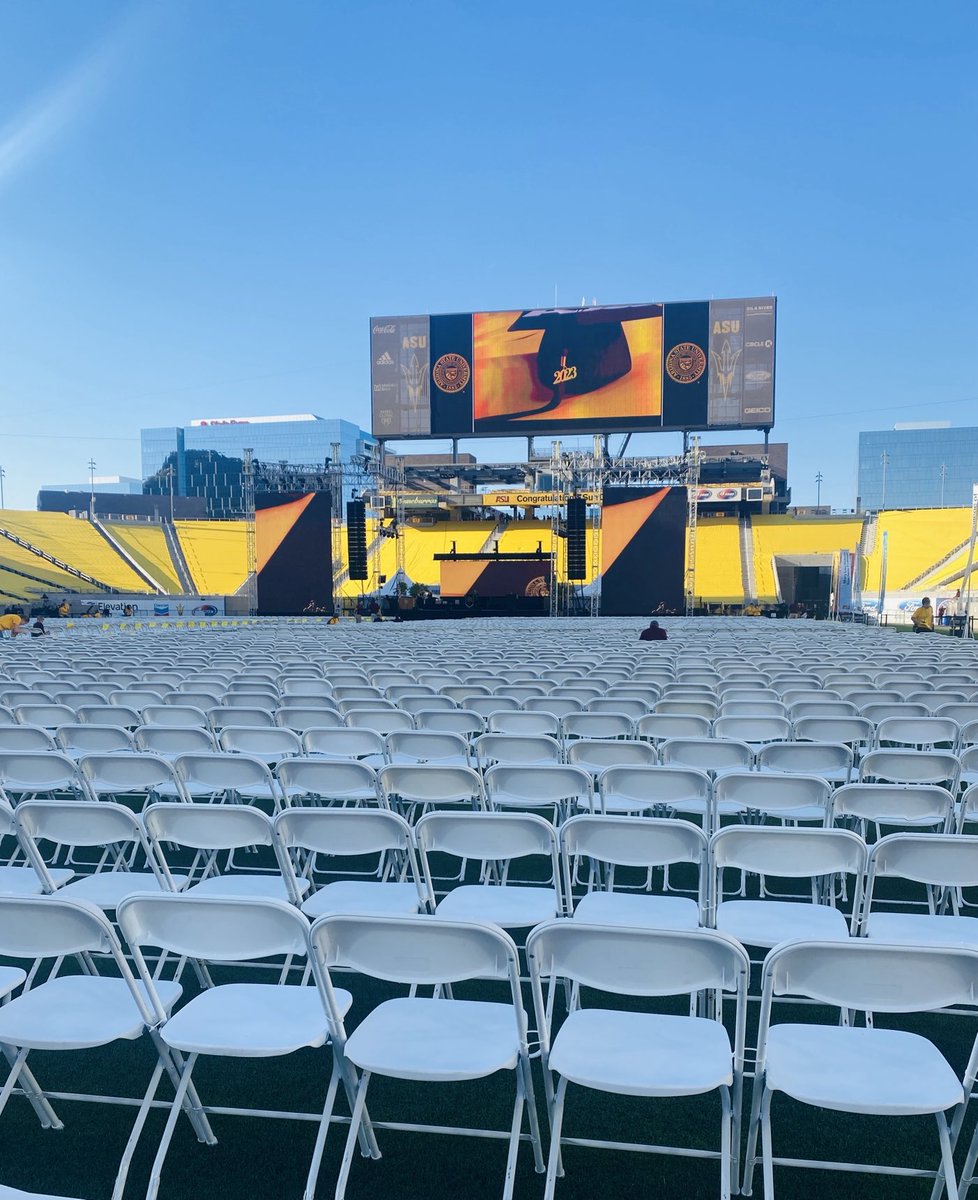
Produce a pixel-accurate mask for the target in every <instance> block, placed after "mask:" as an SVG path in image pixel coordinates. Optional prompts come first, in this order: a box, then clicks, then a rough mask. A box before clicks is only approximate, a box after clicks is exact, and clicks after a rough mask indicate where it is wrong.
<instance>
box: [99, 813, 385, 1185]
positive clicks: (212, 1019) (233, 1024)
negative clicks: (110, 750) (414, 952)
mask: <svg viewBox="0 0 978 1200" xmlns="http://www.w3.org/2000/svg"><path fill="white" fill-rule="evenodd" d="M225 811H227V810H225ZM119 924H120V926H121V928H122V930H123V932H124V934H125V937H126V941H127V942H128V944H129V947H130V949H131V950H132V953H133V957H134V960H135V963H136V967H137V969H138V971H139V977H140V980H141V982H142V986H143V987H144V988H145V990H146V994H147V996H148V997H149V1002H150V1008H151V1014H150V1016H149V1018H148V1020H147V1025H150V1026H151V1027H156V1028H157V1029H158V1038H159V1042H160V1046H161V1054H168V1055H170V1056H172V1057H173V1059H174V1060H175V1061H176V1062H177V1063H178V1064H179V1077H178V1083H177V1087H176V1094H175V1096H174V1099H173V1102H172V1104H171V1106H170V1109H169V1113H168V1116H167V1121H166V1125H165V1127H164V1130H163V1133H162V1136H161V1137H160V1140H159V1143H158V1147H157V1152H156V1157H155V1159H154V1161H153V1166H152V1169H151V1173H150V1180H149V1187H148V1189H147V1192H146V1195H147V1197H148V1198H153V1197H155V1196H156V1195H157V1193H158V1191H159V1187H160V1178H161V1175H162V1171H163V1165H164V1162H165V1160H166V1157H167V1153H168V1151H169V1148H170V1143H171V1140H172V1138H173V1133H174V1130H175V1127H176V1123H177V1119H178V1117H179V1115H180V1112H181V1109H182V1108H183V1107H184V1105H185V1101H186V1099H187V1098H188V1097H190V1098H191V1099H192V1101H193V1103H195V1104H198V1105H199V1103H200V1101H199V1099H198V1098H197V1096H196V1091H195V1089H194V1087H193V1083H192V1075H193V1072H194V1069H195V1067H196V1065H197V1062H198V1058H199V1057H200V1056H201V1055H203V1056H208V1057H209V1056H214V1057H217V1058H221V1059H225V1060H227V1059H233V1058H254V1059H259V1058H262V1059H264V1058H278V1057H284V1056H285V1055H288V1054H293V1053H295V1052H297V1051H299V1050H303V1049H318V1048H320V1047H323V1046H325V1045H326V1043H327V1041H328V1040H329V1018H328V1017H327V1014H326V1009H325V1006H324V1004H323V1000H322V996H321V994H320V990H319V989H318V988H316V987H310V986H304V985H302V984H290V983H287V982H285V979H284V977H283V978H282V979H281V981H280V982H276V983H253V982H248V981H246V982H240V983H222V984H218V985H216V986H210V987H206V988H204V990H203V991H201V992H200V993H199V994H198V995H196V996H194V997H192V998H191V999H190V1000H189V1001H187V1003H186V1004H184V1005H183V1006H182V1007H181V1008H180V1009H179V1010H178V1012H177V1013H176V1014H174V1015H173V1016H172V1017H170V1016H169V1014H168V1013H167V1012H166V1011H164V1010H163V997H162V996H161V994H160V983H159V982H158V981H157V980H156V978H155V977H154V973H153V970H152V968H151V966H150V965H149V963H147V961H146V957H145V956H144V953H143V948H144V947H152V948H154V950H155V949H162V950H164V951H168V952H172V953H174V954H176V955H180V956H182V955H188V956H192V957H193V958H195V959H198V960H201V961H203V962H213V963H217V964H221V963H232V962H240V961H242V960H244V961H251V962H260V961H264V960H267V959H271V958H275V957H277V956H283V955H284V956H286V958H287V960H291V959H292V958H293V957H296V958H299V959H300V960H301V959H304V958H306V956H307V955H308V950H309V943H308V934H307V928H308V926H307V922H306V918H305V917H303V916H302V915H301V914H300V913H298V912H296V911H295V909H292V908H290V907H289V906H288V905H286V904H282V903H280V902H277V901H275V900H266V899H241V898H236V897H213V896H200V895H196V894H194V895H180V896H152V897H150V896H139V897H134V898H131V899H129V900H127V901H125V902H124V903H123V904H122V905H121V906H120V908H119ZM331 999H332V1003H333V1004H334V1005H335V1009H336V1011H337V1012H338V1013H341V1014H345V1013H346V1012H347V1011H348V1010H349V1008H350V1005H351V1004H352V1002H353V998H352V996H351V995H350V993H349V992H347V991H345V990H343V989H340V988H336V989H333V993H332V997H331ZM229 1070H230V1068H229V1067H225V1068H224V1069H223V1070H222V1076H226V1075H227V1074H228V1072H229ZM344 1073H345V1069H344V1068H343V1067H342V1065H341V1064H339V1063H338V1062H337V1060H336V1058H335V1057H334V1060H333V1069H332V1073H331V1076H330V1082H329V1086H328V1088H327V1096H326V1108H325V1111H324V1112H323V1116H322V1120H321V1123H320V1128H319V1132H318V1136H317V1139H316V1143H315V1147H314V1150H313V1155H312V1161H311V1164H310V1168H309V1174H308V1179H307V1183H306V1195H307V1196H312V1195H314V1193H315V1189H316V1179H317V1176H318V1173H319V1164H320V1160H321V1157H322V1150H323V1145H324V1143H325V1138H326V1129H327V1127H328V1123H329V1116H330V1114H331V1112H332V1107H333V1099H334V1097H335V1094H336V1089H337V1085H338V1084H339V1082H340V1079H341V1077H342V1076H343V1074H344ZM346 1086H347V1090H348V1093H349V1094H350V1096H351V1103H352V1088H351V1087H350V1083H349V1081H347V1084H346ZM231 1111H232V1112H238V1113H245V1114H247V1113H248V1112H249V1110H247V1109H232V1110H231ZM276 1115H280V1116H287V1115H289V1114H287V1113H280V1114H276ZM200 1140H204V1139H200ZM209 1140H211V1141H213V1140H214V1139H213V1137H211V1138H210V1139H209ZM371 1145H372V1146H373V1147H374V1148H375V1146H376V1143H373V1142H371Z"/></svg>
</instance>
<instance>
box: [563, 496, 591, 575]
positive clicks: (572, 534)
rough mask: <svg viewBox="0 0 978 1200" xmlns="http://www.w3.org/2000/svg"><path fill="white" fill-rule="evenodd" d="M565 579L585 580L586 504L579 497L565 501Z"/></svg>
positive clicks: (572, 497)
mask: <svg viewBox="0 0 978 1200" xmlns="http://www.w3.org/2000/svg"><path fill="white" fill-rule="evenodd" d="M567 578H568V579H587V503H586V502H585V501H584V500H582V499H581V498H580V497H579V496H571V498H570V499H569V500H568V501H567Z"/></svg>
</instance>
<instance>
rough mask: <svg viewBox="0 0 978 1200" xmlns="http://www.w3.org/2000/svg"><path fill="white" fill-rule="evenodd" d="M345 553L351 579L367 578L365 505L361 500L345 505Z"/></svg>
mask: <svg viewBox="0 0 978 1200" xmlns="http://www.w3.org/2000/svg"><path fill="white" fill-rule="evenodd" d="M346 553H347V558H348V559H349V563H350V578H351V579H366V578H367V506H366V505H365V504H364V502H363V501H362V500H348V501H347V505H346Z"/></svg>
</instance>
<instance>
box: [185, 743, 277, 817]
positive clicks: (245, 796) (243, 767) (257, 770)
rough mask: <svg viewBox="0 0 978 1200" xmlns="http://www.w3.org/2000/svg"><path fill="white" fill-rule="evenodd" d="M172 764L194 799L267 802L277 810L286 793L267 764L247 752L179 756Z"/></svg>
mask: <svg viewBox="0 0 978 1200" xmlns="http://www.w3.org/2000/svg"><path fill="white" fill-rule="evenodd" d="M173 767H174V770H175V771H176V773H177V777H178V778H179V780H180V783H181V786H182V787H183V791H184V795H186V796H188V797H189V798H190V799H191V800H205V799H206V800H208V801H210V802H211V803H223V804H242V803H244V804H266V805H268V806H269V807H270V809H271V811H272V812H277V811H278V810H279V809H280V808H281V807H282V806H283V805H284V804H285V795H284V793H283V792H282V789H281V788H280V786H279V784H278V781H277V780H276V778H275V776H274V775H273V774H272V773H271V771H270V770H269V768H268V764H267V763H266V762H265V761H264V760H263V759H260V758H252V757H251V755H248V754H225V753H223V752H221V751H219V750H210V751H206V750H205V751H200V752H190V753H187V754H180V755H177V756H176V757H175V758H174V760H173Z"/></svg>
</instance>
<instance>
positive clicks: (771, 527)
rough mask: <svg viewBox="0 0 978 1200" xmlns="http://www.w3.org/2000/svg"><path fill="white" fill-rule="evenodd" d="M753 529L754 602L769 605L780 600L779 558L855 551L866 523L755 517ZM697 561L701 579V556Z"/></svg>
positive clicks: (845, 519)
mask: <svg viewBox="0 0 978 1200" xmlns="http://www.w3.org/2000/svg"><path fill="white" fill-rule="evenodd" d="M706 524H707V522H703V525H706ZM751 526H752V528H753V531H754V578H755V581H756V595H755V596H754V597H753V598H754V599H756V600H759V601H761V602H762V603H767V604H770V603H773V602H774V601H775V599H776V598H777V588H776V586H775V576H774V559H775V557H776V556H777V555H779V554H791V555H803V554H835V553H836V552H837V551H839V550H845V549H850V548H851V549H855V547H856V545H857V544H858V542H859V535H860V533H861V531H862V521H861V519H860V518H859V517H829V518H822V519H819V520H815V521H801V520H798V519H797V518H795V517H792V516H787V517H765V516H755V517H753V518H752V520H751ZM701 528H702V526H701ZM697 537H699V529H698V530H697ZM696 558H697V563H696V568H697V576H698V574H699V569H700V567H699V558H700V555H699V553H698V552H697V556H696ZM696 590H697V593H698V594H699V593H700V590H701V589H700V587H699V585H698V584H697V589H696Z"/></svg>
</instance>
